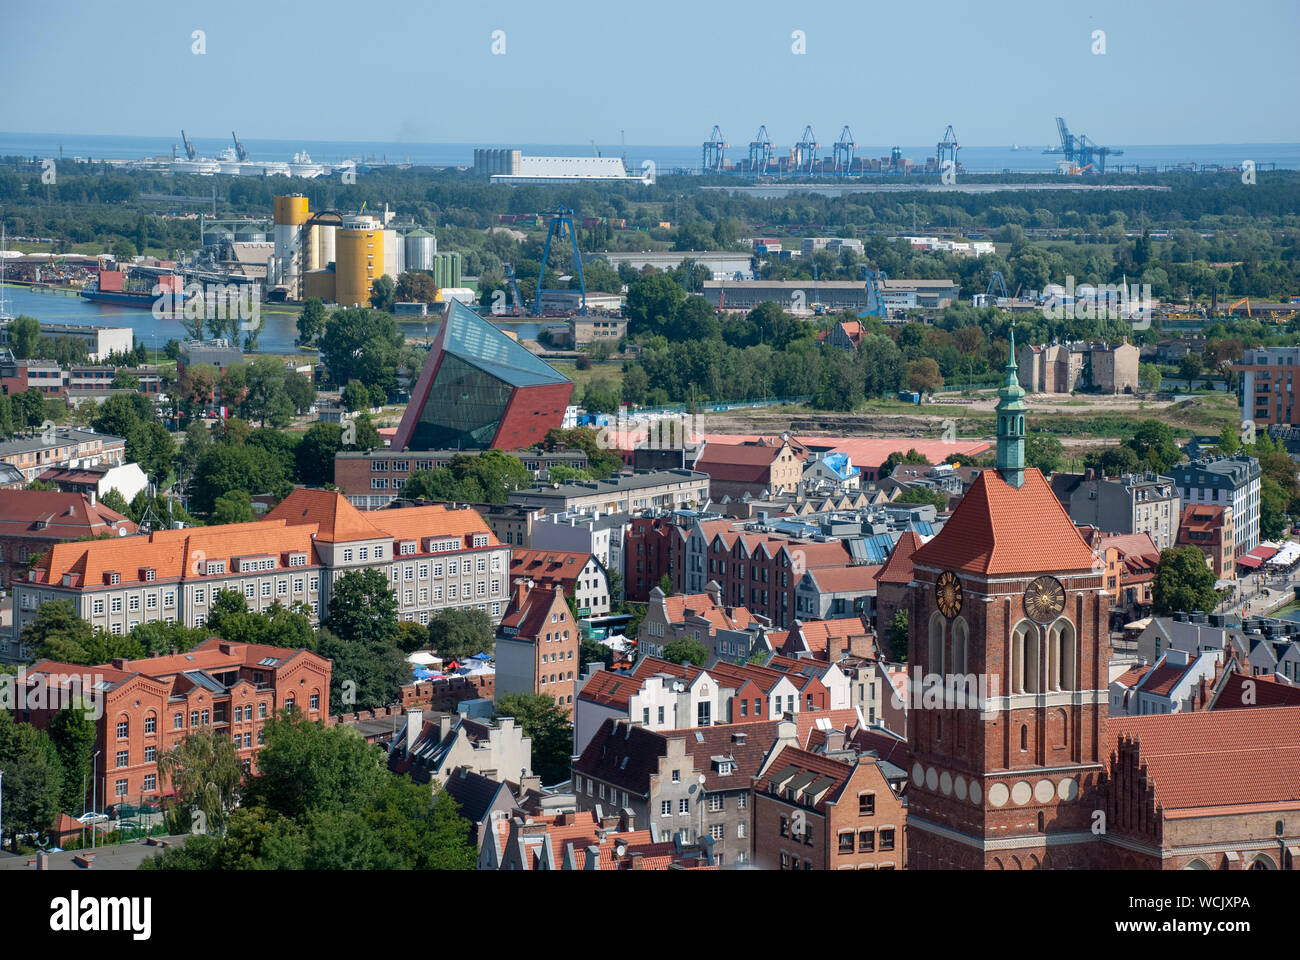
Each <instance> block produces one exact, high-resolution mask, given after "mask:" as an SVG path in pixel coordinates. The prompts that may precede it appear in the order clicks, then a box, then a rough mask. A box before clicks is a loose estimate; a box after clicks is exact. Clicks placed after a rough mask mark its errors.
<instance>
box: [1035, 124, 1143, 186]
mask: <svg viewBox="0 0 1300 960" xmlns="http://www.w3.org/2000/svg"><path fill="white" fill-rule="evenodd" d="M1056 132H1057V133H1058V134H1059V135H1060V137H1061V145H1060V146H1059V147H1049V148H1048V149H1046V150H1044V151H1043V152H1044V153H1059V154H1061V155H1062V156H1063V157H1064V158H1065V161H1066V163H1067V164H1068V166H1069V167H1070V169H1071V172H1078V173H1098V174H1100V173H1105V172H1106V158H1107V157H1119V156H1123V155H1124V151H1123V150H1120V149H1116V148H1115V147H1103V146H1101V145H1100V144H1098V143H1095V142H1094V141H1092V140H1089V139H1088V137H1087V135H1085V134H1082V133H1081V134H1078V135H1075V134H1072V133H1070V128H1069V127H1068V126H1066V124H1065V118H1064V117H1057V118H1056Z"/></svg>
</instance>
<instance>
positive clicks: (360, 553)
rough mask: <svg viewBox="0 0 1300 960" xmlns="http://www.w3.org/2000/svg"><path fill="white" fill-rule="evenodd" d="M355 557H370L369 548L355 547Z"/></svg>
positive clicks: (366, 558) (365, 558)
mask: <svg viewBox="0 0 1300 960" xmlns="http://www.w3.org/2000/svg"><path fill="white" fill-rule="evenodd" d="M357 559H358V560H369V559H370V548H369V547H360V548H358V549H357Z"/></svg>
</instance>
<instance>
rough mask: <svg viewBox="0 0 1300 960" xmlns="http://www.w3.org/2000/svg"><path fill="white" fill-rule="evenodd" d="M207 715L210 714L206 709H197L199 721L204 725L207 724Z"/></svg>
mask: <svg viewBox="0 0 1300 960" xmlns="http://www.w3.org/2000/svg"><path fill="white" fill-rule="evenodd" d="M209 716H210V715H209V713H208V711H206V710H201V711H199V723H201V724H202V725H203V726H205V727H206V726H207V725H208V717H209Z"/></svg>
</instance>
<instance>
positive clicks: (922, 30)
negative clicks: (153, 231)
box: [0, 0, 1300, 146]
mask: <svg viewBox="0 0 1300 960" xmlns="http://www.w3.org/2000/svg"><path fill="white" fill-rule="evenodd" d="M195 31H202V36H201V41H200V40H196V39H195V38H194V36H195V34H194V32H195ZM497 31H500V32H499V33H498V32H497ZM1096 31H1102V33H1101V34H1097V33H1096ZM1297 40H1300V0H1095V2H1087V3H1078V2H1073V3H1065V2H1059V0H1037V2H1033V0H1025V2H995V0H984V2H979V0H976V2H961V0H927V2H908V0H892V2H888V3H885V2H878V0H820V2H814V3H799V2H793V0H789V2H784V3H778V2H769V0H750V2H745V3H741V2H733V0H604V2H587V0H548V2H540V0H457V2H450V0H405V2H396V0H255V2H254V0H218V2H205V3H191V2H187V0H113V2H107V0H60V2H58V3H44V2H38V3H33V2H30V0H0V130H5V131H12V132H38V133H83V134H106V135H113V134H121V135H128V134H129V135H146V136H147V135H158V134H166V135H168V136H173V137H174V136H175V132H176V129H178V128H180V127H182V126H183V127H185V129H186V130H187V131H188V132H189V133H190V136H191V137H213V138H221V139H224V138H225V137H226V135H227V134H228V132H229V131H230V130H232V129H233V130H237V131H238V132H239V134H240V135H241V136H242V137H245V138H250V139H257V138H268V139H304V140H364V141H378V142H389V141H398V142H403V141H405V142H430V143H440V142H445V143H485V144H489V143H514V144H530V143H552V144H563V143H572V144H578V143H587V142H588V141H589V140H596V141H597V142H598V143H601V144H616V143H618V141H619V137H620V131H624V132H625V136H626V142H627V143H629V144H662V145H678V144H693V143H699V142H700V141H702V140H703V139H705V137H706V136H707V135H708V134H709V131H710V130H711V129H712V127H713V125H714V124H715V123H716V124H719V125H720V126H721V128H722V132H723V134H724V135H725V136H726V138H727V139H728V140H729V141H730V142H731V143H732V144H733V145H735V144H740V143H747V142H748V141H749V140H750V139H751V138H752V137H753V135H754V133H755V132H756V131H757V129H758V127H759V125H760V124H766V125H767V127H768V131H769V133H770V134H771V136H772V139H773V140H774V141H776V142H778V143H790V142H793V141H794V140H795V139H797V137H798V135H799V133H800V131H802V130H803V128H804V125H805V124H812V125H813V127H814V129H815V130H816V131H817V133H818V137H819V139H820V140H821V142H822V143H823V145H825V144H828V143H830V142H831V141H833V140H834V139H835V138H836V137H837V136H838V134H839V131H840V129H841V128H842V127H843V126H844V125H845V124H848V125H849V126H850V128H851V130H852V132H853V134H854V137H855V139H856V140H857V141H858V142H859V143H904V144H907V143H933V142H935V141H937V140H939V139H940V137H941V136H942V134H943V132H944V128H945V127H946V126H947V125H948V124H952V125H953V126H954V128H955V130H956V133H957V136H958V138H959V139H960V141H961V142H962V144H963V145H967V146H994V145H1006V144H1011V143H1021V144H1034V145H1041V144H1048V143H1055V142H1056V140H1057V136H1056V127H1055V120H1054V118H1055V117H1056V116H1058V115H1059V116H1063V117H1065V118H1066V119H1067V121H1068V122H1069V125H1070V128H1071V129H1072V130H1073V131H1075V132H1083V133H1086V134H1088V135H1089V136H1090V137H1091V138H1092V139H1093V140H1094V141H1097V142H1100V143H1112V144H1209V143H1278V142H1300V109H1297V107H1298V106H1300V103H1298V101H1300V93H1298V91H1300V58H1298V57H1296V55H1295V50H1296V43H1297ZM200 42H202V44H203V46H204V52H202V53H196V52H195V50H194V48H195V47H196V46H197V45H198V44H199V43H200ZM800 49H802V51H803V52H802V53H800V52H797V51H798V50H800ZM494 50H495V52H494ZM1103 50H1104V52H1102V51H1103Z"/></svg>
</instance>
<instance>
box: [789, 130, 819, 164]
mask: <svg viewBox="0 0 1300 960" xmlns="http://www.w3.org/2000/svg"><path fill="white" fill-rule="evenodd" d="M820 146H821V144H820V143H818V142H817V135H816V134H815V133H813V128H812V124H808V126H806V127H804V128H803V136H802V137H800V138H799V140H798V142H797V143H795V145H794V172H795V173H814V172H815V169H816V165H817V148H818V147H820Z"/></svg>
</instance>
